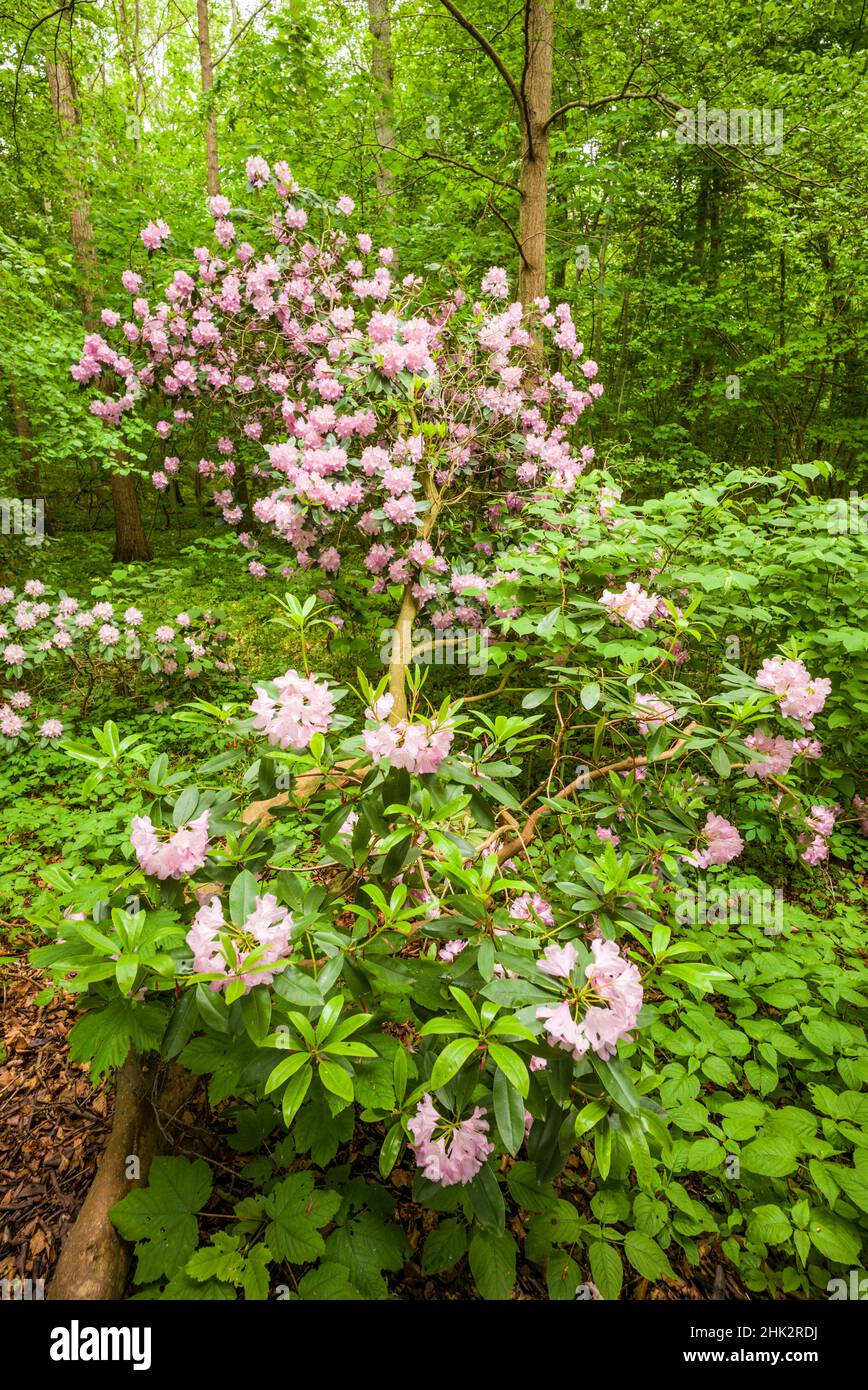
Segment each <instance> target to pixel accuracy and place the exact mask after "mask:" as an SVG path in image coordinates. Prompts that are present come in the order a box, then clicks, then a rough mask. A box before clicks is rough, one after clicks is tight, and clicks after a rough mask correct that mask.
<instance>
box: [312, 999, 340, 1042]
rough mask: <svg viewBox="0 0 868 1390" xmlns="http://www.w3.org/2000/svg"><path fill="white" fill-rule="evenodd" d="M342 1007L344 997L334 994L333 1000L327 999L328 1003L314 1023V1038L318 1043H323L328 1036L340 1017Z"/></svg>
mask: <svg viewBox="0 0 868 1390" xmlns="http://www.w3.org/2000/svg"><path fill="white" fill-rule="evenodd" d="M343 1007H344V996H343V995H342V994H336V995H335V996H334V998H332V999H329V1001H328V1003H327V1004H325V1005H324V1007H323V1011H322V1013H321V1014H320V1016H319V1018H318V1019H317V1023H316V1033H315V1036H316V1041H317V1042H318V1043H320V1042H323V1040H324V1039H325V1038H327V1037H328V1036H329V1034H330V1033H331V1031H332V1029H333V1028H334V1026H335V1024H336V1023H337V1021H338V1018H339V1017H340V1012H341V1009H342V1008H343Z"/></svg>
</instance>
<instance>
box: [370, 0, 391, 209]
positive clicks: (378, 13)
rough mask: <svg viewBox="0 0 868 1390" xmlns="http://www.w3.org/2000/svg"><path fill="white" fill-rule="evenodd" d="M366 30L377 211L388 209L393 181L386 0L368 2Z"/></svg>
mask: <svg viewBox="0 0 868 1390" xmlns="http://www.w3.org/2000/svg"><path fill="white" fill-rule="evenodd" d="M368 16H369V18H368V28H369V29H370V32H371V79H372V81H373V86H374V101H375V103H376V104H375V108H374V132H375V134H376V137H377V144H378V145H379V147H380V154H379V155H378V157H377V202H378V204H379V207H380V211H383V210H385V209H388V207H389V205H390V203H391V200H392V197H393V194H394V191H395V180H394V175H393V173H392V170H391V169H390V168H389V165H388V163H387V161H386V157H385V155H386V152H387V151H389V150H393V149H394V148H395V131H394V128H393V84H394V79H393V73H392V38H391V17H390V14H389V0H368Z"/></svg>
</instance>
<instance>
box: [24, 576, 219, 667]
mask: <svg viewBox="0 0 868 1390" xmlns="http://www.w3.org/2000/svg"><path fill="white" fill-rule="evenodd" d="M118 607H119V606H118ZM0 619H2V621H0V643H4V642H5V646H2V647H0V651H2V656H3V660H4V661H5V663H6V665H7V666H8V667H10V668H11V669H12V671H13V673H14V674H16V675H20V674H21V672H22V671H23V670H24V669H25V668H30V667H31V666H32V667H34V668H35V667H43V666H44V663H45V662H46V660H47V659H48V658H49V657H52V658H58V657H60V658H62V657H76V658H77V659H82V658H86V659H87V660H88V661H89V662H94V661H100V662H104V661H115V660H118V659H120V660H124V661H130V662H133V663H134V664H135V665H136V666H138V667H139V669H140V670H142V671H144V672H147V673H148V674H150V675H153V676H156V677H158V678H160V677H163V676H175V675H176V674H177V673H178V672H180V673H181V674H182V675H183V676H184V677H186V679H188V680H195V679H196V678H197V677H198V676H200V675H201V674H202V673H203V672H204V671H207V670H208V669H210V668H213V669H214V670H218V671H231V670H232V669H233V667H232V664H231V662H230V661H228V659H226V654H225V647H226V644H227V642H228V639H229V634H228V632H227V631H226V630H225V629H224V628H223V627H221V625H220V619H219V616H218V615H217V614H215V613H212V612H210V611H209V612H204V613H201V614H197V615H194V614H192V613H179V614H178V615H177V616H176V618H175V619H174V625H171V624H167V623H160V624H158V625H157V626H156V627H155V628H154V630H153V631H152V632H148V630H147V629H146V628H145V627H144V626H143V624H144V618H143V615H142V613H141V612H140V610H139V609H138V608H136V607H134V606H128V607H126V608H125V609H124V610H123V612H122V613H121V612H119V611H116V608H115V604H114V603H112V602H110V601H109V600H107V599H101V600H100V601H99V602H97V603H94V604H93V605H92V606H91V607H88V605H87V604H85V603H82V602H81V601H80V600H79V599H76V598H73V597H72V596H71V595H69V594H61V595H60V596H59V597H56V598H55V597H51V596H49V595H47V593H46V590H45V586H44V584H42V581H41V580H36V579H31V580H28V581H27V583H26V584H25V586H24V592H23V594H20V595H18V596H17V597H16V594H15V591H14V590H13V589H8V588H3V589H0ZM10 637H14V638H15V639H16V640H13V641H10V640H9V638H10Z"/></svg>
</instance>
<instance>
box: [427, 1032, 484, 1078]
mask: <svg viewBox="0 0 868 1390" xmlns="http://www.w3.org/2000/svg"><path fill="white" fill-rule="evenodd" d="M478 1046H479V1044H478V1042H477V1040H476V1038H456V1039H455V1041H454V1042H451V1043H447V1045H446V1047H445V1048H444V1049H443V1051H442V1052H441V1053H440V1056H439V1057H438V1058H437V1061H436V1062H435V1063H434V1067H433V1070H432V1072H431V1086H432V1087H433V1089H434V1090H435V1091H439V1090H440V1087H441V1086H445V1085H446V1083H447V1081H451V1080H452V1078H453V1076H455V1074H456V1072H459V1071H460V1070H461V1068H462V1067H463V1066H464V1063H465V1062H466V1061H467V1059H468V1057H470V1056H471V1054H472V1053H474V1052H475V1051H476V1049H477V1047H478Z"/></svg>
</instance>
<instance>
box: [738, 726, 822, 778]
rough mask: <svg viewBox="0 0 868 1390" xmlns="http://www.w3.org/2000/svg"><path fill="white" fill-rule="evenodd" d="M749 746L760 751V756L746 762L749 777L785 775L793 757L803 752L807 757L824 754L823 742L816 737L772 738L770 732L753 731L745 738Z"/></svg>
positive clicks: (745, 768)
mask: <svg viewBox="0 0 868 1390" xmlns="http://www.w3.org/2000/svg"><path fill="white" fill-rule="evenodd" d="M745 743H746V744H747V746H748V748H752V749H753V750H754V751H755V752H757V753H760V754H761V755H762V756H761V757H760V758H755V759H753V760H752V761H751V762H749V763H745V765H744V770H745V773H746V774H747V776H748V777H759V778H760V779H763V778H765V777H785V776H786V774H787V773H788V772H789V770H790V767H791V766H792V763H793V759H794V758H796V757H798V756H799V754H801V755H802V756H803V757H805V758H819V757H821V756H822V752H823V748H822V744H820V743H819V742H818V740H817V739H815V738H797V739H789V738H782V737H777V738H772V737H770V736H769V735H768V734H763V733H759V732H757V733H753V734H749V735H748V737H747V738H746V739H745Z"/></svg>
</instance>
